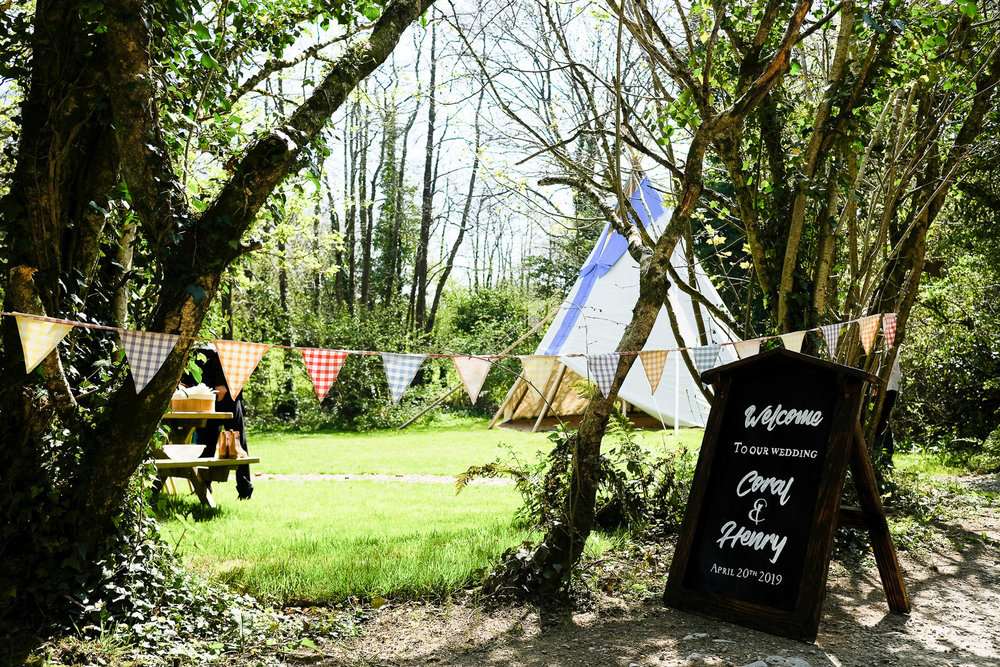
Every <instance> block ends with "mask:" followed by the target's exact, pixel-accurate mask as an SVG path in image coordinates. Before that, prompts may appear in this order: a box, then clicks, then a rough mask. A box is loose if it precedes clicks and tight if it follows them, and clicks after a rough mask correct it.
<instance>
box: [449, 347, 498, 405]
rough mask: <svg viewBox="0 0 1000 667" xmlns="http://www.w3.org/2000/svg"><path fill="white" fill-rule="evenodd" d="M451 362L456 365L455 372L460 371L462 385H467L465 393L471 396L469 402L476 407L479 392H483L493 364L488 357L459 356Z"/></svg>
mask: <svg viewBox="0 0 1000 667" xmlns="http://www.w3.org/2000/svg"><path fill="white" fill-rule="evenodd" d="M451 360H452V361H453V362H454V363H455V370H456V371H458V377H460V378H461V379H462V384H463V385H465V391H466V393H468V394H469V400H470V401H472V404H473V405H475V404H476V401H477V400H478V399H479V392H480V391H482V390H483V383H484V382H485V381H486V375H487V373H489V372H490V368H492V367H493V362H491V361H490V359H489V358H488V357H464V356H459V357H452V358H451Z"/></svg>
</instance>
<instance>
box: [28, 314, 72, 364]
mask: <svg viewBox="0 0 1000 667" xmlns="http://www.w3.org/2000/svg"><path fill="white" fill-rule="evenodd" d="M14 319H16V320H17V332H18V333H19V334H20V335H21V350H22V351H23V352H24V372H25V373H30V372H31V371H33V370H35V367H36V366H38V364H40V363H42V360H43V359H45V357H47V356H49V353H51V352H52V350H54V349H56V345H58V344H59V341H61V340H62V339H63V338H65V337H66V334H68V333H69V331H70V329H72V328H73V325H72V324H62V323H58V322H46V321H45V320H40V319H37V318H34V317H32V316H31V315H15V316H14Z"/></svg>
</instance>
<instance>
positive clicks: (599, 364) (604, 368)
mask: <svg viewBox="0 0 1000 667" xmlns="http://www.w3.org/2000/svg"><path fill="white" fill-rule="evenodd" d="M620 357H621V355H620V354H618V353H617V352H605V353H604V354H592V355H590V356H588V357H587V375H589V376H590V379H591V380H593V381H594V383H595V384H597V386H598V388H600V390H601V393H602V394H604V396H605V398H607V396H608V395H609V394H610V393H611V385H612V384H614V382H615V373H616V372H617V371H618V359H619V358H620Z"/></svg>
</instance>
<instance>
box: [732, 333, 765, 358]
mask: <svg viewBox="0 0 1000 667" xmlns="http://www.w3.org/2000/svg"><path fill="white" fill-rule="evenodd" d="M733 347H735V348H736V355H737V356H738V357H739V358H740V359H746V358H747V357H752V356H753V355H755V354H758V353H759V352H760V338H751V339H750V340H739V341H736V342H735V343H733Z"/></svg>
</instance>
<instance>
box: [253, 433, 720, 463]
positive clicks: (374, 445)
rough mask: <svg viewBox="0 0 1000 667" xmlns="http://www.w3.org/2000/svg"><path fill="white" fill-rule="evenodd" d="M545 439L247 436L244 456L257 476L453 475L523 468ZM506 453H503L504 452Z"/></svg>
mask: <svg viewBox="0 0 1000 667" xmlns="http://www.w3.org/2000/svg"><path fill="white" fill-rule="evenodd" d="M702 434H703V431H702V430H701V429H681V431H680V436H679V438H676V439H675V438H674V436H673V431H668V432H662V431H659V432H658V431H651V432H645V433H643V434H642V441H643V443H644V444H645V445H646V446H647V447H649V448H650V449H657V450H661V451H662V450H663V449H664V448H674V447H676V446H679V445H685V446H687V447H688V448H690V449H697V448H698V447H700V445H701V438H702ZM546 435H547V434H545V433H528V432H525V431H515V430H512V429H495V430H492V431H490V430H487V429H486V428H485V423H484V422H478V421H477V422H471V423H470V424H461V425H454V426H452V425H449V426H411V427H409V428H407V429H405V430H402V431H397V430H393V431H374V432H369V433H345V432H330V431H326V432H317V433H287V432H286V433H269V432H260V433H250V434H249V436H248V438H247V439H248V441H249V446H250V451H251V452H252V453H253V455H254V456H259V457H261V463H260V465H259V466H257V469H256V471H257V472H271V473H283V474H301V473H307V472H316V473H331V474H337V473H339V474H349V473H354V474H362V473H379V474H384V475H405V474H423V475H455V474H458V473H460V472H462V471H464V470H466V469H467V468H468V467H469V466H471V465H480V464H483V463H488V462H490V461H493V460H494V459H496V458H497V457H498V456H502V457H505V458H506V457H508V455H509V452H513V453H514V454H515V455H516V456H517V457H518V459H519V460H521V461H523V462H528V461H534V460H535V459H536V452H539V451H542V452H547V451H548V450H549V449H551V447H552V444H551V443H550V442H549V440H548V438H547V437H546ZM508 448H509V449H508Z"/></svg>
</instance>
